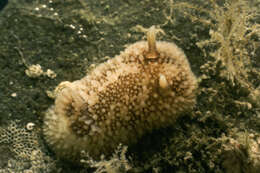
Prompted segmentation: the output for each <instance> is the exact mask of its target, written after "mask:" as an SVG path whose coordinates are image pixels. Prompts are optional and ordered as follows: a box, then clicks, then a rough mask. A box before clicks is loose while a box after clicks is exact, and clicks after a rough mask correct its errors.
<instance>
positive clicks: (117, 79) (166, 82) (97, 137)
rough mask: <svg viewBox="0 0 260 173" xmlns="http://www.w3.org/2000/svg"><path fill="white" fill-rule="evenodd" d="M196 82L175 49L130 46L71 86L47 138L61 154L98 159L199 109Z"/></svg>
mask: <svg viewBox="0 0 260 173" xmlns="http://www.w3.org/2000/svg"><path fill="white" fill-rule="evenodd" d="M197 88H198V85H197V79H196V77H195V75H194V74H193V72H192V71H191V68H190V65H189V62H188V60H187V58H186V56H185V54H184V53H183V51H182V50H181V49H180V48H178V47H177V46H176V45H175V44H174V43H169V42H164V41H156V29H155V28H154V27H151V28H150V29H149V30H148V32H147V41H139V42H136V43H134V44H131V45H129V46H128V47H127V48H126V49H125V50H124V51H123V52H121V53H120V55H117V56H115V57H114V58H111V59H109V60H108V61H107V62H104V63H102V64H99V65H98V66H96V67H95V68H94V69H93V70H92V71H91V72H89V74H87V75H86V76H85V77H84V78H82V79H80V80H77V81H74V82H67V84H66V86H65V87H64V88H63V89H62V90H61V91H60V92H59V93H58V95H57V97H56V99H55V104H54V105H53V106H51V107H50V108H49V109H48V110H47V112H46V114H45V117H44V128H43V132H44V136H45V139H46V141H47V143H48V144H49V145H50V147H51V148H52V149H53V151H54V152H55V153H56V154H57V156H59V157H61V158H66V159H73V158H76V157H78V156H79V155H80V152H81V151H83V150H84V151H85V152H87V153H88V154H89V156H91V157H93V158H99V157H100V155H101V154H105V155H106V154H109V153H111V152H113V151H114V149H115V148H116V147H117V146H118V145H119V144H120V143H121V144H124V145H130V144H133V143H135V142H136V141H137V140H138V139H140V137H142V136H143V135H144V134H145V133H147V132H149V131H151V130H153V129H158V128H162V127H166V126H169V125H174V122H175V120H176V119H177V118H178V117H179V115H181V114H182V113H183V112H184V111H188V110H191V109H192V107H193V106H194V105H195V103H196V90H197Z"/></svg>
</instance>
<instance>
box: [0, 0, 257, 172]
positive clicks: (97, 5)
mask: <svg viewBox="0 0 260 173" xmlns="http://www.w3.org/2000/svg"><path fill="white" fill-rule="evenodd" d="M7 2H8V3H7ZM259 9H260V1H259V0H252V1H246V0H230V1H228V0H227V1H225V0H221V1H217V0H207V1H205V0H191V1H189V0H143V1H138V0H121V1H119V0H101V1H97V0H66V1H63V0H35V1H33V0H12V1H1V2H0V28H1V32H0V153H1V154H0V173H7V172H14V173H18V172H19V173H20V172H24V173H29V172H33V173H41V172H42V173H56V172H62V173H72V172H80V173H86V172H95V171H96V172H131V173H146V172H147V173H148V172H149V173H150V172H153V173H168V172H178V173H185V172H192V173H197V172H200V173H204V172H205V173H206V172H207V173H211V172H212V173H221V172H226V173H257V172H260V11H259ZM152 25H155V26H156V27H157V28H161V29H162V30H163V31H164V34H159V35H158V40H164V41H169V42H175V43H176V45H178V46H179V47H180V48H182V49H183V51H184V52H185V54H186V55H187V57H188V60H189V62H190V64H191V68H192V70H193V72H194V73H195V75H196V76H197V77H198V82H199V90H198V93H197V104H196V106H195V107H194V109H193V110H192V111H191V112H187V113H184V114H183V115H182V116H181V117H180V118H179V119H178V120H177V122H176V123H175V125H174V126H171V127H167V128H163V129H156V130H154V131H152V132H151V133H149V134H146V135H145V136H144V137H143V138H141V139H139V140H138V142H137V144H135V145H131V146H128V148H127V150H126V148H125V146H122V147H121V148H120V147H119V149H118V150H117V151H115V152H119V153H117V154H115V155H114V156H108V157H107V158H104V159H101V160H99V161H91V159H90V158H88V157H82V160H84V163H82V165H77V164H75V163H71V162H70V161H64V160H60V159H58V158H56V157H55V154H54V152H53V151H52V150H51V148H49V147H48V145H47V144H46V143H45V141H44V137H43V135H42V125H43V117H44V113H45V111H46V110H47V109H48V108H49V107H50V106H51V105H53V103H54V99H53V98H52V91H53V90H54V89H55V88H56V86H57V85H58V84H59V83H60V82H62V81H75V80H78V79H81V78H82V77H84V76H85V75H86V73H87V71H89V70H90V69H91V68H93V67H92V66H91V64H99V63H102V62H104V61H106V60H107V59H109V58H112V57H114V56H115V55H118V54H119V53H120V51H123V50H124V48H125V46H126V45H128V44H131V43H134V42H136V41H139V40H144V39H145V38H146V37H145V34H144V33H143V32H142V29H144V28H149V27H151V26H152ZM86 162H87V163H86Z"/></svg>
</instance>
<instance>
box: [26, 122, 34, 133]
mask: <svg viewBox="0 0 260 173" xmlns="http://www.w3.org/2000/svg"><path fill="white" fill-rule="evenodd" d="M34 126H35V124H34V123H28V124H27V125H26V129H27V130H29V131H31V130H33V128H34Z"/></svg>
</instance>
